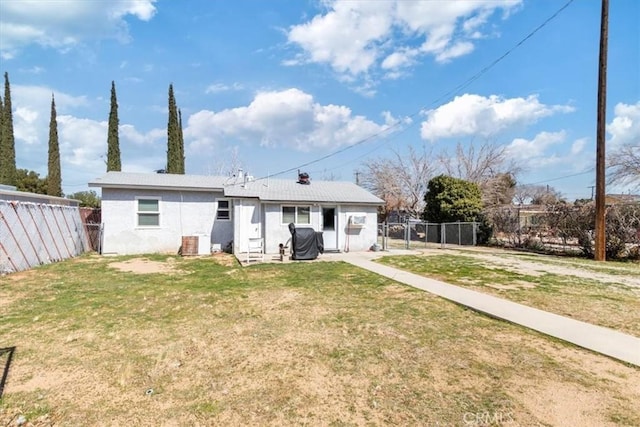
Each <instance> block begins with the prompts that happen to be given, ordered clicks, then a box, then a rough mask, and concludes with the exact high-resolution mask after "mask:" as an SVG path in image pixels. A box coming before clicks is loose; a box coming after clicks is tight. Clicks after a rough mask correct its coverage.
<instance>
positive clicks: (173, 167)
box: [167, 84, 181, 174]
mask: <svg viewBox="0 0 640 427" xmlns="http://www.w3.org/2000/svg"><path fill="white" fill-rule="evenodd" d="M178 126H179V125H178V108H177V107H176V98H175V97H174V95H173V84H170V85H169V122H168V123H167V173H177V174H179V173H181V172H180V163H181V162H180V132H179V130H178Z"/></svg>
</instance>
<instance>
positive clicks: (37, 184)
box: [0, 72, 185, 207]
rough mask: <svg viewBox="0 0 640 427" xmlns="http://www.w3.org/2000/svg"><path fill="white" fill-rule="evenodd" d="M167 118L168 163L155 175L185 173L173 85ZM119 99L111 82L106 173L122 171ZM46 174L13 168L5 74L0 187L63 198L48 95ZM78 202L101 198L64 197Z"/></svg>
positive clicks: (54, 114)
mask: <svg viewBox="0 0 640 427" xmlns="http://www.w3.org/2000/svg"><path fill="white" fill-rule="evenodd" d="M168 104H169V119H168V123H167V162H166V165H165V166H164V167H163V168H160V169H159V170H158V172H164V173H173V174H184V173H185V155H184V136H183V132H182V112H181V111H180V109H179V108H178V107H177V103H176V99H175V96H174V91H173V84H170V85H169V101H168ZM119 126H120V121H119V118H118V99H117V94H116V85H115V82H114V81H112V82H111V102H110V110H109V122H108V130H107V161H106V170H107V172H109V171H121V169H122V162H121V154H120V138H119ZM48 148H49V149H48V162H47V175H46V177H44V178H41V177H40V175H39V174H38V173H37V172H35V171H32V170H28V169H18V168H17V166H16V150H15V136H14V130H13V107H12V103H11V85H10V82H9V73H7V72H5V73H4V96H0V184H5V185H9V186H14V187H16V189H17V190H18V191H26V192H31V193H37V194H46V195H49V196H56V197H64V193H63V192H62V171H61V166H60V146H59V140H58V121H57V112H56V103H55V95H54V94H52V95H51V111H50V120H49V140H48ZM67 197H68V198H72V199H77V200H80V202H81V206H91V207H97V206H99V205H100V199H99V197H98V196H97V194H96V192H95V191H80V192H77V193H73V194H69V195H67Z"/></svg>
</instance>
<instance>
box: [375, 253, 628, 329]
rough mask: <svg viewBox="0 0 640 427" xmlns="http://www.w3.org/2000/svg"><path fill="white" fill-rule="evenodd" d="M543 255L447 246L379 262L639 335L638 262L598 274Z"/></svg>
mask: <svg viewBox="0 0 640 427" xmlns="http://www.w3.org/2000/svg"><path fill="white" fill-rule="evenodd" d="M538 257H539V258H540V259H542V260H543V261H541V262H538V263H535V262H534V261H533V260H532V259H530V258H529V257H527V260H526V261H522V260H520V259H519V258H518V256H517V254H513V253H509V252H506V253H505V256H504V259H502V258H501V256H500V255H487V254H486V253H484V252H481V251H469V250H464V251H458V250H452V249H448V250H446V251H426V252H425V254H424V255H417V256H387V257H383V258H381V259H380V262H382V263H385V264H388V265H391V266H395V267H397V268H400V269H405V270H408V271H412V272H414V273H417V274H422V275H424V276H427V277H432V278H436V279H439V280H442V281H444V282H447V283H451V284H454V285H459V286H464V287H467V288H470V289H474V290H477V291H480V292H485V293H488V294H491V295H495V296H498V297H500V298H505V299H508V300H511V301H515V302H518V303H521V304H525V305H528V306H531V307H535V308H539V309H541V310H546V311H549V312H552V313H556V314H559V315H563V316H567V317H572V318H575V319H578V320H582V321H585V322H589V323H593V324H596V325H600V326H605V327H608V328H612V329H616V330H619V331H621V332H625V333H628V334H631V335H635V336H638V337H640V286H636V285H635V283H636V282H637V281H640V278H638V277H640V275H639V276H638V277H635V276H629V275H627V271H629V270H630V269H633V267H631V266H629V265H628V264H623V265H620V268H621V271H622V273H621V274H606V273H604V272H600V273H597V274H596V273H594V272H591V271H589V270H584V269H581V268H580V267H579V266H580V264H579V263H576V264H574V265H573V267H571V268H570V267H569V266H564V267H563V268H562V270H561V271H558V270H557V269H550V268H549V266H550V265H551V264H550V263H548V262H546V261H547V259H548V258H551V260H550V261H551V262H552V261H553V259H554V258H553V257H549V256H546V257H543V256H538ZM587 265H588V266H591V265H590V264H587ZM614 268H616V266H615V265H611V266H609V267H608V269H614ZM638 273H639V274H640V266H639V267H638ZM603 277H605V278H606V280H603Z"/></svg>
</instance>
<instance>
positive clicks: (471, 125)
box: [420, 94, 574, 141]
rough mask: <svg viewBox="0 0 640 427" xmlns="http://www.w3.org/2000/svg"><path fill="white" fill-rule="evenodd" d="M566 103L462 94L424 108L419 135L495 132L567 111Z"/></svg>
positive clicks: (435, 137) (440, 135)
mask: <svg viewBox="0 0 640 427" xmlns="http://www.w3.org/2000/svg"><path fill="white" fill-rule="evenodd" d="M572 111H574V108H573V107H571V106H568V105H551V106H550V105H545V104H542V103H541V102H540V101H539V99H538V96H537V95H531V96H528V97H527V98H502V97H500V96H497V95H491V96H489V97H484V96H481V95H474V94H464V95H461V96H457V97H455V98H454V99H453V100H452V101H451V102H449V103H447V104H444V105H442V106H440V107H438V108H436V109H434V110H429V111H426V112H425V113H424V114H425V115H426V117H427V118H426V120H425V121H423V122H422V127H421V131H420V134H421V136H422V138H423V139H426V140H430V141H435V140H437V139H439V138H452V137H460V136H470V135H481V136H484V137H487V136H490V135H495V134H497V133H499V132H501V131H504V130H506V129H509V128H513V127H517V126H521V125H528V124H532V123H535V122H537V121H538V120H540V119H541V118H543V117H547V116H551V115H553V114H555V113H568V112H572Z"/></svg>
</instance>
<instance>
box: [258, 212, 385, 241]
mask: <svg viewBox="0 0 640 427" xmlns="http://www.w3.org/2000/svg"><path fill="white" fill-rule="evenodd" d="M283 205H284V206H309V205H308V204H304V203H300V204H296V203H277V204H276V203H267V204H263V212H264V214H263V216H264V230H265V231H264V234H265V251H266V252H267V253H278V251H279V249H280V248H279V244H280V243H284V244H286V243H287V242H288V240H289V239H290V238H291V233H289V224H283V223H282V206H283ZM326 206H331V207H334V206H335V207H336V212H337V214H336V217H337V223H336V232H337V233H338V249H340V250H341V251H344V250H345V243H346V241H347V239H346V235H347V221H348V217H349V215H350V214H353V213H359V214H365V215H366V218H367V219H366V224H365V226H364V227H363V228H358V229H356V228H350V229H349V250H351V251H366V250H369V248H370V247H371V246H372V245H373V244H374V243H375V242H376V239H377V233H378V214H377V208H376V206H352V205H326ZM321 213H322V205H318V204H316V205H311V224H296V226H299V227H311V228H313V229H314V230H316V231H320V230H321V229H322V224H321V221H322V215H321Z"/></svg>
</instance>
